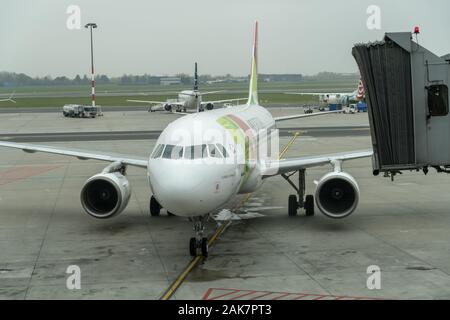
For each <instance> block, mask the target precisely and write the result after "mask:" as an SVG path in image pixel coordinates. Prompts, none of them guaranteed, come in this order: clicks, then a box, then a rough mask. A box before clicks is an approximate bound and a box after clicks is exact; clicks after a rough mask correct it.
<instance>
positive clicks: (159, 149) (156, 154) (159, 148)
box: [152, 144, 164, 159]
mask: <svg viewBox="0 0 450 320" xmlns="http://www.w3.org/2000/svg"><path fill="white" fill-rule="evenodd" d="M163 149H164V145H163V144H159V145H158V146H157V147H156V148H155V151H153V154H152V159H157V158H159V157H161V154H162V152H163Z"/></svg>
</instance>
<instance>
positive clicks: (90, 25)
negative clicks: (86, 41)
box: [84, 22, 101, 115]
mask: <svg viewBox="0 0 450 320" xmlns="http://www.w3.org/2000/svg"><path fill="white" fill-rule="evenodd" d="M84 27H85V28H86V29H87V28H89V30H90V33H91V80H92V82H91V83H92V107H94V108H95V73H94V40H93V37H92V29H96V28H97V24H96V23H92V22H91V23H88V24H86V25H85V26H84ZM98 114H99V115H101V110H99V112H98Z"/></svg>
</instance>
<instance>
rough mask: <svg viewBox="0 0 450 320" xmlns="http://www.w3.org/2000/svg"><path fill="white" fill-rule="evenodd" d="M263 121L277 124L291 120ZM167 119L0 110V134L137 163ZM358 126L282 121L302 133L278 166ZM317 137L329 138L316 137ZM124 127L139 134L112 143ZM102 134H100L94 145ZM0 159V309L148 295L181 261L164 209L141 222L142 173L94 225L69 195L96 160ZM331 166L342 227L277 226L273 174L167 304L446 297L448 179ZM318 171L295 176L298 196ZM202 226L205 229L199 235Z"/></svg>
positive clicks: (333, 148)
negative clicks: (338, 171)
mask: <svg viewBox="0 0 450 320" xmlns="http://www.w3.org/2000/svg"><path fill="white" fill-rule="evenodd" d="M270 111H271V112H272V113H273V114H274V115H275V116H280V115H289V114H293V113H298V112H299V111H300V110H299V109H296V108H271V109H270ZM176 117H178V116H176V115H169V114H164V113H148V112H146V111H118V112H107V113H105V116H104V117H101V118H97V119H70V118H64V117H63V116H62V114H59V113H18V112H13V113H1V114H0V124H1V125H0V136H1V139H3V138H5V137H10V140H9V141H24V140H20V139H21V138H22V139H24V137H28V139H31V140H25V141H33V142H35V143H39V144H48V145H52V146H66V147H75V148H81V149H87V150H104V151H113V152H120V153H124V154H132V155H138V156H147V155H148V154H149V153H150V152H151V150H152V149H153V146H154V144H155V138H156V137H157V134H158V132H159V131H161V130H162V129H164V127H165V126H166V125H167V124H168V123H169V122H170V121H173V119H175V118H176ZM367 126H368V119H367V114H355V115H342V114H336V115H326V116H323V117H317V118H307V119H298V120H292V121H287V122H284V123H282V125H281V127H282V128H284V129H285V130H284V131H282V132H285V134H282V135H281V138H280V140H281V141H280V144H281V146H284V145H286V144H287V143H288V142H289V141H290V139H291V136H290V134H289V133H290V132H291V131H292V134H293V132H295V131H301V132H302V134H301V136H300V137H299V138H298V139H297V140H296V142H295V143H294V144H293V145H292V146H291V147H290V149H289V150H288V152H287V154H286V157H296V156H306V155H318V154H323V153H333V152H344V151H351V150H359V149H367V148H370V146H371V142H370V136H369V133H368V132H367ZM327 128H331V129H329V130H330V131H329V132H331V134H320V133H317V132H326V130H327ZM344 129H345V130H346V131H345V130H344ZM339 130H341V131H339ZM342 130H344V131H342ZM133 131H136V132H138V133H139V132H140V135H138V136H137V137H136V136H131V137H128V136H126V135H125V133H128V134H129V133H130V132H133ZM361 131H363V132H361ZM108 132H110V133H111V136H113V138H110V139H99V137H101V136H106V135H107V133H108ZM117 132H119V133H117ZM149 132H150V133H152V134H150V133H149ZM314 132H316V133H314ZM337 132H341V133H340V134H336V133H337ZM146 134H147V135H148V136H145V135H146ZM21 135H22V136H21ZM96 135H97V138H95V137H96ZM33 136H34V139H32V137H33ZM30 137H31V138H30ZM61 137H62V138H61ZM147 137H148V138H149V139H146V138H147ZM14 139H16V140H14ZM0 155H1V156H0V299H159V298H160V297H161V295H162V294H163V293H164V292H165V290H166V289H167V288H168V287H169V286H170V284H171V283H172V282H173V281H174V280H175V279H177V278H178V276H179V275H180V273H181V272H182V271H183V270H184V268H185V267H186V265H187V264H188V263H189V262H190V261H191V257H190V256H189V252H188V240H189V238H190V237H191V236H192V225H191V223H190V222H189V221H188V220H187V219H185V218H180V217H168V216H167V215H165V214H164V211H163V214H162V216H161V217H158V218H154V217H150V214H149V210H148V207H149V198H150V196H151V194H150V191H149V187H148V184H147V179H146V174H145V171H143V170H142V169H138V168H132V167H130V168H129V169H128V178H129V181H130V183H131V185H132V188H133V194H132V198H131V200H130V203H129V205H128V207H127V208H126V209H125V211H124V212H123V213H122V214H121V215H119V216H117V217H115V218H113V219H109V220H96V219H94V218H91V217H90V216H88V215H87V214H86V213H85V212H84V211H83V209H82V207H81V204H80V200H79V198H80V190H81V188H82V186H83V183H84V182H85V181H86V180H87V179H88V178H89V177H91V176H92V175H94V174H97V173H99V172H100V171H101V170H102V169H103V168H104V167H105V166H106V164H105V163H103V162H99V161H92V160H88V161H81V160H78V159H73V158H67V157H63V156H55V155H47V154H42V153H36V154H27V153H24V152H22V151H20V150H11V149H5V148H1V149H0ZM344 169H345V170H346V171H347V172H349V173H350V174H352V175H353V176H354V177H355V178H356V180H357V181H358V183H359V186H360V189H361V199H360V203H359V207H358V209H357V210H356V211H355V212H354V213H353V214H352V215H351V216H350V217H348V218H346V219H344V220H331V219H329V218H326V217H325V216H323V215H321V214H320V212H319V211H318V209H317V208H316V215H315V216H314V217H306V216H304V215H303V214H302V213H301V211H299V216H298V217H293V218H292V217H288V214H287V200H288V195H289V194H292V193H295V192H294V190H293V189H292V187H291V186H289V184H288V183H286V181H285V180H284V179H282V178H281V177H276V178H271V179H269V180H267V181H266V182H265V184H264V185H263V187H262V188H261V189H260V190H259V191H257V192H256V193H254V194H253V195H252V197H251V198H250V199H249V200H248V201H247V202H245V203H244V204H243V206H242V208H241V210H240V212H238V213H240V214H241V215H240V216H239V217H241V218H242V219H241V220H236V221H233V222H232V224H231V226H230V227H228V228H227V230H226V231H225V232H224V233H223V234H222V235H221V236H220V237H219V238H218V240H217V241H216V242H215V244H214V246H213V247H212V248H210V256H209V258H208V259H207V260H205V261H204V262H203V263H201V264H200V265H199V266H197V267H196V268H195V269H194V270H193V271H192V272H190V274H189V275H188V276H187V278H186V279H185V281H184V282H183V283H182V284H181V286H180V287H179V289H178V290H177V291H176V293H175V295H174V296H173V297H172V299H255V300H258V299H369V298H376V299H450V213H449V210H448V208H449V207H450V197H448V194H447V192H446V190H448V185H449V178H450V177H448V176H446V175H443V174H436V173H434V172H430V173H429V174H428V175H427V176H426V177H425V176H424V175H423V174H421V173H406V174H403V175H399V176H397V177H396V180H395V181H394V182H391V181H390V179H386V178H383V177H374V176H372V166H371V160H370V159H362V160H355V161H349V162H346V163H345V164H344ZM329 170H330V167H328V166H324V167H319V168H314V169H310V170H307V192H308V194H312V193H314V186H315V185H314V180H318V179H320V178H321V177H322V176H323V175H325V174H326V173H327V172H329ZM239 200H240V199H236V201H239ZM234 205H235V203H230V208H233V206H234ZM249 212H250V213H252V214H251V215H249V214H248V213H249ZM246 218H248V219H246ZM215 225H216V224H215V222H214V221H211V222H210V223H209V225H208V230H209V233H210V234H212V233H213V232H214V229H215ZM69 266H78V267H79V268H80V271H81V276H80V284H81V288H80V289H73V290H71V289H69V288H68V286H67V281H68V279H70V274H68V273H67V270H68V268H69ZM370 266H377V267H379V269H380V270H381V271H380V273H379V276H380V277H379V280H380V282H379V284H380V288H379V289H372V290H370V289H369V288H368V285H367V284H368V279H369V278H370V277H371V276H373V275H372V274H371V273H370V272H369V273H368V268H369V267H370ZM370 279H372V278H370ZM69 287H70V286H69ZM369 287H370V286H369Z"/></svg>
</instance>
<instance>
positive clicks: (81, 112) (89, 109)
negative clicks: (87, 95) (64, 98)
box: [63, 104, 98, 118]
mask: <svg viewBox="0 0 450 320" xmlns="http://www.w3.org/2000/svg"><path fill="white" fill-rule="evenodd" d="M63 115H64V117H71V118H88V117H90V118H95V117H96V116H97V115H98V112H97V107H93V106H83V105H79V104H66V105H65V106H64V107H63Z"/></svg>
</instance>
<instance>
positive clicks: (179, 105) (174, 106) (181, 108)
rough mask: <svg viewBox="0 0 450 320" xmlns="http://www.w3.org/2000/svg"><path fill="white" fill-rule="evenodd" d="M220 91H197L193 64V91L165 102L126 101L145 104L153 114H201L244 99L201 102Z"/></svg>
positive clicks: (180, 94) (196, 79)
mask: <svg viewBox="0 0 450 320" xmlns="http://www.w3.org/2000/svg"><path fill="white" fill-rule="evenodd" d="M218 92H221V91H212V92H203V93H201V92H200V91H199V90H198V73H197V62H196V63H195V73H194V90H184V91H181V92H180V93H179V94H178V99H169V100H166V101H148V100H127V101H128V102H137V103H145V104H149V105H154V106H151V107H150V109H149V111H150V112H155V111H158V110H165V111H168V112H173V111H175V112H184V113H186V112H188V110H189V111H194V112H199V111H200V112H201V111H204V110H205V109H206V110H212V109H214V105H216V104H223V103H227V102H239V101H242V100H246V99H226V100H216V101H202V97H203V96H206V95H208V94H213V93H218Z"/></svg>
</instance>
